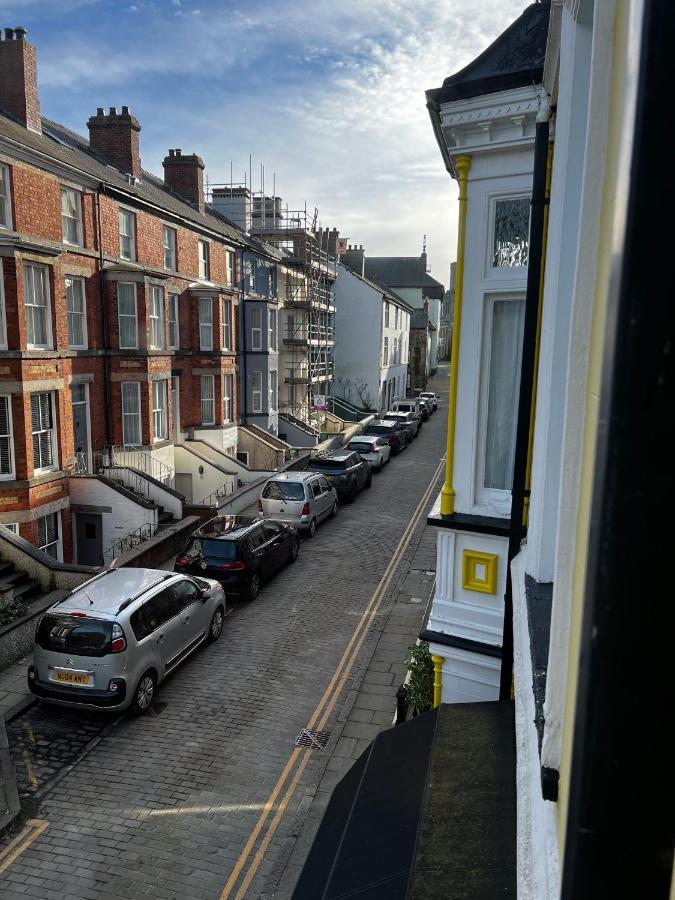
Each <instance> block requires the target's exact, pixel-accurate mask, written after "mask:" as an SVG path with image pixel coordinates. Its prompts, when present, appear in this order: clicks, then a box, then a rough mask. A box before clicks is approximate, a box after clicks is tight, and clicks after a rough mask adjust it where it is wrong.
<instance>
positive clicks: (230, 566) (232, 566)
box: [220, 562, 246, 571]
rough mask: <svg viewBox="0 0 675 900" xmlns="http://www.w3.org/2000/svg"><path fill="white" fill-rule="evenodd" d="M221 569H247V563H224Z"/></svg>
mask: <svg viewBox="0 0 675 900" xmlns="http://www.w3.org/2000/svg"><path fill="white" fill-rule="evenodd" d="M220 568H221V569H228V570H230V571H232V570H233V569H245V568H246V563H245V562H231V563H223V564H222V565H221V567H220Z"/></svg>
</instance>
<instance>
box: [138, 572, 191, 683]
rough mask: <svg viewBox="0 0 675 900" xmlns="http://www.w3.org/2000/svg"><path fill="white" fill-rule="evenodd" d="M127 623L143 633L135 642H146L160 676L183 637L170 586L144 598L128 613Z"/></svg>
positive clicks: (172, 662)
mask: <svg viewBox="0 0 675 900" xmlns="http://www.w3.org/2000/svg"><path fill="white" fill-rule="evenodd" d="M131 626H132V628H133V630H134V633H135V634H136V629H137V627H138V628H140V629H141V631H140V632H139V633H142V634H143V635H144V637H143V638H141V639H138V638H137V639H138V640H139V644H140V643H143V644H144V645H146V643H145V642H147V644H149V645H150V646H151V647H152V651H153V653H154V655H155V658H156V660H157V665H158V671H159V673H160V676H163V675H164V674H165V673H166V672H167V671H168V670H169V669H170V668H172V666H173V665H175V660H176V657H177V656H178V655H179V654H180V651H181V647H182V640H183V623H182V621H181V618H180V616H179V615H178V610H177V609H176V603H175V600H174V595H173V591H172V590H171V588H170V587H168V588H164V589H163V590H161V591H159V592H158V593H157V594H155V595H154V596H153V597H150V598H149V599H148V600H146V601H145V603H144V604H143V606H141V608H140V609H139V610H137V611H136V612H135V613H134V614H133V615H132V617H131Z"/></svg>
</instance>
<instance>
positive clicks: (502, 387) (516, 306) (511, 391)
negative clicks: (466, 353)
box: [483, 300, 525, 491]
mask: <svg viewBox="0 0 675 900" xmlns="http://www.w3.org/2000/svg"><path fill="white" fill-rule="evenodd" d="M524 319H525V301H524V300H495V301H494V303H493V306H492V327H491V331H490V379H489V386H488V413H487V427H486V435H485V477H484V481H483V484H484V487H486V488H490V489H493V490H501V491H510V490H511V485H512V480H513V461H514V454H515V445H516V425H517V420H518V389H519V386H520V361H521V353H522V343H523V322H524Z"/></svg>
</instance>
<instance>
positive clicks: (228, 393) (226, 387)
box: [223, 372, 234, 423]
mask: <svg viewBox="0 0 675 900" xmlns="http://www.w3.org/2000/svg"><path fill="white" fill-rule="evenodd" d="M228 379H229V381H228ZM233 412H234V375H233V374H232V373H231V372H226V373H225V374H224V375H223V423H226V422H233V421H234V416H233Z"/></svg>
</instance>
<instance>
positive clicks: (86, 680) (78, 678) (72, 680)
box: [54, 672, 91, 685]
mask: <svg viewBox="0 0 675 900" xmlns="http://www.w3.org/2000/svg"><path fill="white" fill-rule="evenodd" d="M54 681H62V682H65V683H66V684H79V685H83V684H91V678H90V676H89V675H79V674H78V673H77V672H54Z"/></svg>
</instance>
